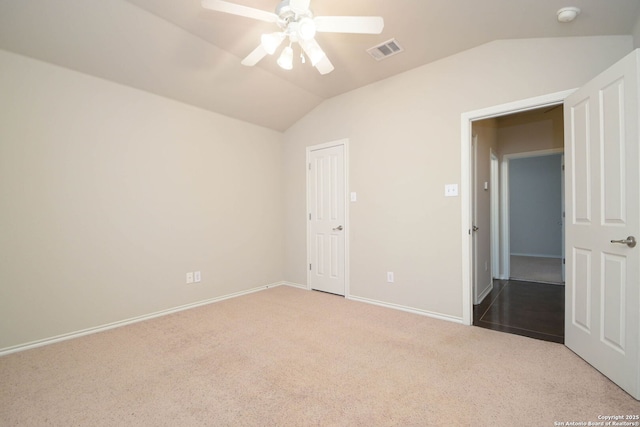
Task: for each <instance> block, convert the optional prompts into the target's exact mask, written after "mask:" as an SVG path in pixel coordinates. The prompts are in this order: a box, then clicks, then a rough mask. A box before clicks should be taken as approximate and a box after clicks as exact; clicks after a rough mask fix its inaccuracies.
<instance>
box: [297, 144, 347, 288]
mask: <svg viewBox="0 0 640 427" xmlns="http://www.w3.org/2000/svg"><path fill="white" fill-rule="evenodd" d="M347 177H348V140H340V141H335V142H331V143H327V144H320V145H314V146H312V147H307V214H308V218H307V264H308V270H307V286H308V288H309V289H313V290H318V291H322V292H328V293H332V294H336V295H342V296H348V280H347V278H348V254H349V252H348V230H349V227H348V218H349V215H348V204H347V200H346V194H347V188H348V186H347Z"/></svg>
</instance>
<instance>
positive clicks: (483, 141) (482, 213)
mask: <svg viewBox="0 0 640 427" xmlns="http://www.w3.org/2000/svg"><path fill="white" fill-rule="evenodd" d="M472 134H473V135H474V136H475V137H476V141H477V147H476V149H475V155H476V162H475V165H476V166H475V167H476V170H475V177H472V179H474V183H475V188H474V191H475V196H474V204H475V206H474V217H475V218H474V220H473V223H474V225H475V226H476V227H478V230H477V231H476V232H475V233H474V234H473V236H474V246H475V247H474V256H475V260H474V262H475V265H474V267H475V271H474V272H473V273H472V274H473V275H474V276H473V277H474V287H475V290H474V300H475V301H474V302H475V303H480V302H481V301H480V300H477V299H476V298H475V296H480V295H482V294H483V293H485V292H487V291H488V289H489V288H490V287H491V284H492V280H493V278H492V275H491V273H492V272H491V152H493V153H494V154H495V155H496V156H497V155H498V122H497V120H496V119H487V120H480V121H477V122H474V123H472ZM485 182H486V183H487V187H488V188H487V189H486V190H485V188H484V183H485ZM496 196H498V197H499V195H497V194H496ZM494 274H495V275H498V274H499V272H498V271H496V272H494Z"/></svg>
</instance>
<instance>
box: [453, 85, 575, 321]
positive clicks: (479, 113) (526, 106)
mask: <svg viewBox="0 0 640 427" xmlns="http://www.w3.org/2000/svg"><path fill="white" fill-rule="evenodd" d="M576 90H577V88H574V89H569V90H565V91H561V92H555V93H551V94H547V95H542V96H537V97H533V98H527V99H522V100H519V101H514V102H509V103H506V104H501V105H495V106H492V107H487V108H483V109H480V110H475V111H469V112H466V113H462V115H461V128H460V129H461V131H460V153H461V159H460V162H461V168H460V177H461V185H460V195H461V200H460V206H461V218H462V221H461V223H462V229H461V230H460V234H461V238H462V323H463V324H465V325H471V324H472V322H473V278H472V276H471V275H472V269H473V266H472V262H473V252H472V251H473V239H472V238H471V227H472V224H471V219H472V218H473V212H472V208H473V200H472V198H473V192H472V191H471V189H472V187H471V186H472V185H473V182H472V179H473V177H472V175H471V162H472V158H471V156H472V153H471V140H472V138H473V135H472V132H471V122H473V121H475V120H482V119H490V118H494V117H500V116H505V115H509V114H513V113H520V112H523V111H528V110H534V109H537V108H542V107H547V106H549V107H550V106H554V105H558V104H562V103H563V102H564V100H565V98H566V97H567V96H569V95H570V94H572V93H573V92H575V91H576Z"/></svg>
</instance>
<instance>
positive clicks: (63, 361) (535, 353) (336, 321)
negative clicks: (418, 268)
mask: <svg viewBox="0 0 640 427" xmlns="http://www.w3.org/2000/svg"><path fill="white" fill-rule="evenodd" d="M638 413H640V404H639V403H638V402H637V401H636V400H634V399H632V398H631V397H630V396H629V395H628V394H626V393H625V392H623V391H622V390H620V389H619V388H618V387H617V386H616V385H614V384H613V383H611V382H610V381H609V380H608V379H606V378H605V377H604V376H602V375H601V374H600V373H598V372H597V371H596V370H594V369H593V368H591V367H590V366H589V365H587V364H586V363H585V362H584V361H582V359H580V358H579V357H577V356H576V355H574V354H573V353H572V352H571V351H570V350H568V349H567V348H566V347H564V346H563V345H560V344H554V343H549V342H543V341H538V340H534V339H530V338H524V337H520V336H516V335H509V334H504V333H500V332H494V331H490V330H486V329H481V328H476V327H470V326H462V325H459V324H455V323H451V322H446V321H440V320H435V319H431V318H428V317H424V316H419V315H414V314H409V313H405V312H401V311H396V310H392V309H386V308H382V307H378V306H373V305H368V304H363V303H358V302H355V301H349V300H346V299H344V298H341V297H337V296H334V295H327V294H322V293H319V292H310V291H304V290H301V289H295V288H290V287H285V286H282V287H276V288H272V289H269V290H266V291H263V292H258V293H254V294H250V295H246V296H242V297H239V298H234V299H230V300H226V301H222V302H219V303H216V304H211V305H208V306H204V307H200V308H196V309H192V310H188V311H184V312H180V313H176V314H173V315H170V316H165V317H161V318H157V319H153V320H150V321H146V322H142V323H138V324H134V325H130V326H126V327H122V328H118V329H114V330H111V331H107V332H103V333H99V334H94V335H90V336H86V337H82V338H78V339H75V340H70V341H66V342H62V343H58V344H53V345H49V346H46V347H41V348H37V349H33V350H28V351H24V352H21V353H15V354H11V355H8V356H4V357H2V358H0V425H2V426H47V425H51V426H231V425H233V426H235V425H243V426H245V425H246V426H254V425H255V426H278V425H280V426H307V425H314V426H386V425H389V426H391V425H393V426H435V425H438V426H444V425H446V426H514V425H518V426H553V425H554V421H562V422H566V421H584V422H587V421H597V420H598V419H597V417H598V415H611V414H638Z"/></svg>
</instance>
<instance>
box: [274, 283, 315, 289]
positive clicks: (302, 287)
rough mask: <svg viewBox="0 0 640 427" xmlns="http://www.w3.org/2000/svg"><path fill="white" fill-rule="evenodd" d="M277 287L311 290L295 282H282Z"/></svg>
mask: <svg viewBox="0 0 640 427" xmlns="http://www.w3.org/2000/svg"><path fill="white" fill-rule="evenodd" d="M277 286H291V287H293V288H300V289H304V290H305V291H308V290H309V288H308V287H307V286H305V285H301V284H300V283H294V282H280V283H278V285H277Z"/></svg>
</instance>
